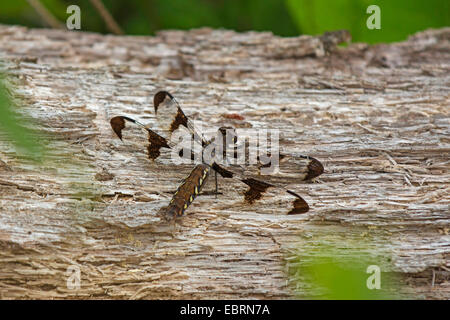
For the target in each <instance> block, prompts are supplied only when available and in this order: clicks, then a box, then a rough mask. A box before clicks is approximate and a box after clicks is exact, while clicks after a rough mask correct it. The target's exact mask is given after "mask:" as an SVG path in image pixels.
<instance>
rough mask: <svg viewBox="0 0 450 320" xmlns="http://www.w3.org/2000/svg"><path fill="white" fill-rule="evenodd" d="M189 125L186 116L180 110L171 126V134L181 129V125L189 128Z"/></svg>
mask: <svg viewBox="0 0 450 320" xmlns="http://www.w3.org/2000/svg"><path fill="white" fill-rule="evenodd" d="M187 123H188V120H187V117H186V115H185V114H184V113H183V111H182V110H181V109H180V108H178V112H177V115H176V117H175V120H173V122H172V123H171V124H170V132H174V131H175V130H177V129H178V128H179V127H180V125H182V126H185V127H186V128H187Z"/></svg>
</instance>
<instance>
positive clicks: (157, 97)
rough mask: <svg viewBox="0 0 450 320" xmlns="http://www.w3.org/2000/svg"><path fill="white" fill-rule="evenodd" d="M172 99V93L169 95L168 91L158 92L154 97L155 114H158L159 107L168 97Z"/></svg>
mask: <svg viewBox="0 0 450 320" xmlns="http://www.w3.org/2000/svg"><path fill="white" fill-rule="evenodd" d="M167 95H168V96H169V97H172V95H171V94H170V93H168V92H167V91H158V92H157V93H156V94H155V95H154V97H153V106H154V108H155V114H156V113H158V107H159V105H160V104H161V102H163V101H164V99H165V98H166V96H167Z"/></svg>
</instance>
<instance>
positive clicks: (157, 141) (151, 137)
mask: <svg viewBox="0 0 450 320" xmlns="http://www.w3.org/2000/svg"><path fill="white" fill-rule="evenodd" d="M147 132H148V141H149V142H150V143H149V145H148V147H147V150H148V157H149V158H150V159H152V160H155V159H156V158H158V157H159V156H160V154H161V152H160V151H159V149H161V148H168V149H170V146H169V145H168V144H167V140H166V139H165V138H163V137H161V136H160V135H159V134H157V133H156V132H153V131H152V130H150V129H147Z"/></svg>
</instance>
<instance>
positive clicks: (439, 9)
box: [0, 0, 450, 43]
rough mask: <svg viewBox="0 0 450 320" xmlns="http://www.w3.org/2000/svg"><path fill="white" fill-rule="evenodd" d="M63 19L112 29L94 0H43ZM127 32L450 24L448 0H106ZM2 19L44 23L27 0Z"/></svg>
mask: <svg viewBox="0 0 450 320" xmlns="http://www.w3.org/2000/svg"><path fill="white" fill-rule="evenodd" d="M40 1H41V3H42V4H43V5H44V6H45V7H46V8H47V9H48V10H49V11H50V12H51V13H52V14H53V15H54V16H56V17H57V18H58V19H59V20H60V21H62V22H65V20H66V19H67V17H68V14H67V13H66V8H67V7H68V6H69V5H71V4H77V5H78V6H79V7H80V8H81V25H82V30H85V31H95V32H101V33H108V30H107V28H106V26H105V24H104V22H103V20H102V19H101V18H100V16H99V14H98V12H97V11H96V10H95V8H94V7H93V6H92V4H91V2H90V1H89V0H78V1H76V0H40ZM103 3H104V5H105V6H106V7H107V8H108V10H109V11H110V12H111V14H112V15H113V17H114V18H115V19H116V21H117V22H118V23H119V25H120V26H121V28H122V29H123V30H124V31H125V33H126V34H134V35H135V34H140V35H148V34H154V33H155V32H156V31H158V30H162V29H190V28H197V27H203V26H209V27H213V28H226V29H233V30H237V31H247V30H257V31H272V32H273V33H275V34H278V35H282V36H295V35H299V34H318V33H323V32H324V31H330V30H337V29H347V30H349V31H350V32H351V34H352V36H353V40H354V41H357V42H368V43H376V42H391V41H400V40H404V39H406V38H407V36H408V35H410V34H413V33H415V32H417V31H420V30H424V29H427V28H438V27H443V26H449V25H450V1H447V0H427V1H424V0H332V1H330V0H103ZM372 4H376V5H378V6H379V7H380V9H381V30H369V29H368V28H367V27H366V20H367V18H368V17H369V14H367V13H366V9H367V7H368V6H369V5H372ZM0 23H3V24H19V25H25V26H28V27H44V26H45V23H44V22H43V21H42V19H41V18H40V17H39V15H38V14H37V13H36V12H35V10H34V9H33V8H32V7H31V6H30V5H29V3H28V2H27V1H26V0H4V1H1V3H0Z"/></svg>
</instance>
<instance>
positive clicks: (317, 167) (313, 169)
mask: <svg viewBox="0 0 450 320" xmlns="http://www.w3.org/2000/svg"><path fill="white" fill-rule="evenodd" d="M310 160H311V161H310V162H309V163H308V173H307V174H306V177H305V180H310V179H313V178H315V177H317V176H320V175H321V174H322V173H323V165H322V164H321V163H320V161H319V160H317V159H314V158H310Z"/></svg>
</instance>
